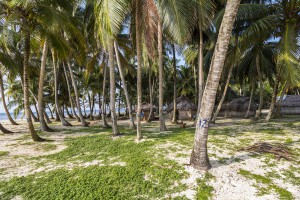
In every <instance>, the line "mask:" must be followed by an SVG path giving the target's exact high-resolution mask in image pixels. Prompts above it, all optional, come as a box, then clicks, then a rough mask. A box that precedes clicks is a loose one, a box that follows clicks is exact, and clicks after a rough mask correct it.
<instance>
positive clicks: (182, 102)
mask: <svg viewBox="0 0 300 200" xmlns="http://www.w3.org/2000/svg"><path fill="white" fill-rule="evenodd" d="M176 103H177V110H185V111H186V110H197V106H196V105H195V104H194V103H193V102H192V101H190V100H189V99H188V98H186V97H185V96H181V97H179V98H177V99H176ZM173 109H174V105H173V103H171V104H170V105H169V106H168V107H167V109H166V111H167V112H172V111H173Z"/></svg>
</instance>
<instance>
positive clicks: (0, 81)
mask: <svg viewBox="0 0 300 200" xmlns="http://www.w3.org/2000/svg"><path fill="white" fill-rule="evenodd" d="M0 91H1V97H2V104H3V108H4V111H5V113H6V116H7V118H8V120H9V121H10V123H11V124H12V125H19V124H17V122H15V120H13V118H12V117H11V115H10V113H9V111H8V108H7V105H6V100H5V95H4V87H3V77H2V73H1V71H0Z"/></svg>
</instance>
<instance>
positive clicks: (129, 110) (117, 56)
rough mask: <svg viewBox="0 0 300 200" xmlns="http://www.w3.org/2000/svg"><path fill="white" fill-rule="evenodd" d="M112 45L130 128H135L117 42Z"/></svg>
mask: <svg viewBox="0 0 300 200" xmlns="http://www.w3.org/2000/svg"><path fill="white" fill-rule="evenodd" d="M114 47H115V54H116V59H117V64H118V69H119V73H120V77H121V81H122V84H123V89H124V93H125V98H126V103H127V109H128V113H129V118H130V128H132V129H135V128H136V126H135V123H134V118H133V114H132V106H131V103H130V97H129V93H128V90H127V84H126V81H125V77H124V72H123V68H122V66H121V60H120V55H119V48H118V44H117V42H116V41H115V43H114Z"/></svg>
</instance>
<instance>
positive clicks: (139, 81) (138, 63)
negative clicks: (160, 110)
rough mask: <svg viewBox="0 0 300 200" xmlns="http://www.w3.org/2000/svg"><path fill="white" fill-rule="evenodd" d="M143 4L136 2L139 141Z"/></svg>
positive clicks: (138, 136) (138, 130)
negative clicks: (141, 17)
mask: <svg viewBox="0 0 300 200" xmlns="http://www.w3.org/2000/svg"><path fill="white" fill-rule="evenodd" d="M140 5H141V2H140V0H135V15H134V18H135V27H136V28H135V37H136V54H137V112H136V118H137V120H136V121H137V122H136V123H137V130H136V131H137V140H138V141H140V140H141V139H142V138H143V136H142V127H141V114H142V112H141V109H142V44H141V43H142V38H141V34H140V30H141V20H140V16H141V10H140V9H141V6H140Z"/></svg>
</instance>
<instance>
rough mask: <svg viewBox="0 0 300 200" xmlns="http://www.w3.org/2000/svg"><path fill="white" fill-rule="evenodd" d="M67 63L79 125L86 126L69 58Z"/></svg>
mask: <svg viewBox="0 0 300 200" xmlns="http://www.w3.org/2000/svg"><path fill="white" fill-rule="evenodd" d="M67 65H68V68H69V72H70V76H71V80H72V85H73V89H74V93H75V98H76V103H77V110H78V114H79V118H80V121H81V126H83V127H88V126H89V125H88V124H87V123H86V121H85V120H84V118H83V115H82V112H81V107H80V102H79V94H78V90H77V84H76V82H75V78H74V74H73V70H72V67H71V63H70V61H69V60H68V63H67Z"/></svg>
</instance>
